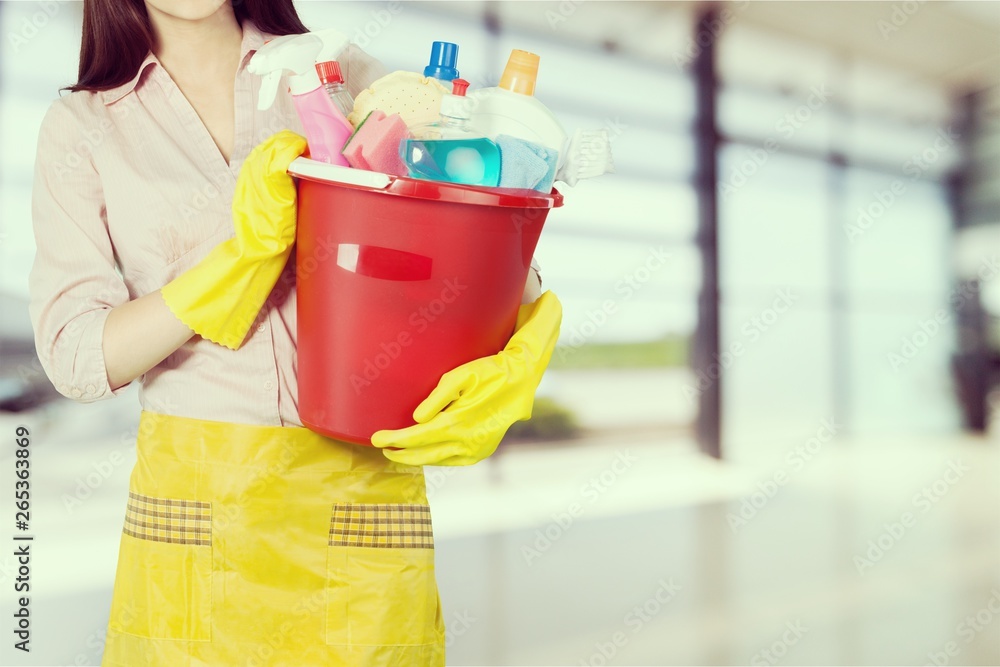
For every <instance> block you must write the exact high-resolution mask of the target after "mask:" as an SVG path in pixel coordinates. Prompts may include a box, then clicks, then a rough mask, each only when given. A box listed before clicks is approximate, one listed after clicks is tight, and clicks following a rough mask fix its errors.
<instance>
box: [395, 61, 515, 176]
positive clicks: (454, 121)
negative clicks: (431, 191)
mask: <svg viewBox="0 0 1000 667" xmlns="http://www.w3.org/2000/svg"><path fill="white" fill-rule="evenodd" d="M452 85H453V88H452V93H451V94H450V95H445V96H443V97H442V98H441V119H440V120H439V121H437V122H435V123H428V124H427V125H419V126H417V127H414V128H411V130H410V132H411V134H412V138H411V139H405V140H403V141H401V142H400V144H399V153H400V157H401V158H402V159H403V162H404V163H405V164H406V168H407V170H408V172H409V175H410V176H411V177H412V178H423V179H427V180H432V181H444V182H447V183H458V184H460V185H482V186H487V187H495V186H497V185H498V184H499V183H500V149H499V148H498V147H497V145H496V143H495V142H494V141H492V140H491V139H489V138H488V137H486V136H485V135H483V134H482V133H480V132H477V131H475V130H472V129H470V128H469V118H470V117H471V110H470V106H469V102H470V100H469V99H468V98H467V97H465V91H466V90H467V89H468V87H469V82H468V81H466V80H465V79H455V80H454V81H452Z"/></svg>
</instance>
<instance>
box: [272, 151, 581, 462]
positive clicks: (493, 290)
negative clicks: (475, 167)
mask: <svg viewBox="0 0 1000 667" xmlns="http://www.w3.org/2000/svg"><path fill="white" fill-rule="evenodd" d="M289 173H291V174H293V175H294V176H297V177H298V230H297V237H296V265H297V268H296V281H297V292H298V304H297V309H298V311H297V315H298V327H297V328H298V360H297V365H298V389H299V416H300V418H301V419H302V423H303V424H304V425H305V426H306V427H307V428H309V429H310V430H313V431H316V432H318V433H321V434H323V435H326V436H328V437H331V438H336V439H339V440H346V441H349V442H354V443H358V444H367V445H370V444H371V435H372V433H374V432H375V431H378V430H381V429H397V428H404V427H406V426H410V425H412V424H414V421H413V410H414V409H415V408H416V407H417V405H419V404H420V402H421V401H422V400H423V399H424V398H426V397H427V395H428V394H430V392H431V391H432V390H433V389H434V387H435V386H436V385H437V383H438V381H439V380H440V378H441V376H442V375H443V374H444V373H446V372H447V371H449V370H451V369H452V368H455V367H457V366H460V365H462V364H464V363H466V362H468V361H471V360H473V359H477V358H479V357H484V356H489V355H493V354H496V353H497V352H499V351H500V350H502V349H503V348H504V346H505V345H506V344H507V341H508V340H509V339H510V336H511V334H512V332H513V329H514V324H515V321H516V318H517V309H518V306H519V305H520V302H521V295H522V293H523V291H524V283H525V280H526V279H527V274H528V268H529V265H530V262H531V258H532V255H533V254H534V251H535V246H536V244H537V243H538V237H539V234H541V231H542V226H543V224H544V222H545V218H546V216H547V214H548V211H549V209H551V208H554V207H558V206H562V201H563V199H562V195H561V194H559V192H558V191H556V190H553V191H552V194H544V193H541V192H536V191H533V190H513V189H499V188H490V189H486V188H475V187H468V186H462V185H452V184H450V183H437V182H432V181H422V180H416V179H411V178H399V177H393V176H385V175H382V174H374V173H372V172H359V171H358V170H353V169H346V168H343V167H336V166H333V165H327V164H325V163H318V162H314V161H312V160H308V159H306V158H299V159H298V160H296V161H295V162H293V163H292V166H291V167H290V168H289ZM344 180H354V181H356V182H353V183H352V182H343V181H344Z"/></svg>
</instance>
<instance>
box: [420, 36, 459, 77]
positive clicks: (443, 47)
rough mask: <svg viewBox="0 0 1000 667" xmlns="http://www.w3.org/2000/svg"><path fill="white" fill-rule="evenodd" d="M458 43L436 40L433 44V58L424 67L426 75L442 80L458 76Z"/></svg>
mask: <svg viewBox="0 0 1000 667" xmlns="http://www.w3.org/2000/svg"><path fill="white" fill-rule="evenodd" d="M456 65H458V44H453V43H452V42H434V43H433V44H431V59H430V61H429V62H428V64H427V67H425V68H424V76H432V77H434V78H435V79H440V80H441V81H452V80H454V79H457V78H458V69H456Z"/></svg>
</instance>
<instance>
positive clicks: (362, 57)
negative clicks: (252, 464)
mask: <svg viewBox="0 0 1000 667" xmlns="http://www.w3.org/2000/svg"><path fill="white" fill-rule="evenodd" d="M270 37H272V35H268V34H263V33H261V32H260V31H259V30H257V29H256V27H255V26H254V25H253V24H252V23H251V22H250V21H249V20H247V21H245V22H244V24H243V41H242V46H241V61H240V65H239V69H238V71H237V73H236V80H235V93H236V118H235V122H236V130H235V132H236V134H235V144H234V147H233V153H232V158H231V159H230V161H229V163H228V164H227V163H226V161H225V159H224V158H223V156H222V153H220V152H219V150H218V147H217V146H216V145H215V142H214V141H213V140H212V137H211V135H210V134H209V132H208V130H207V129H206V128H205V125H204V124H203V123H202V121H201V119H200V118H199V117H198V115H197V114H196V113H195V111H194V108H193V107H192V106H191V105H190V103H188V101H187V99H186V98H185V97H184V95H183V94H182V93H181V91H180V89H179V88H178V87H177V86H176V84H175V83H174V81H173V80H172V79H171V78H170V75H169V74H168V73H167V71H166V70H165V69H164V68H163V67H162V66H161V65H160V63H159V61H158V60H157V58H156V56H155V55H153V54H152V53H150V54H149V55H148V56H147V57H146V59H145V60H144V61H143V62H142V64H141V65H140V66H139V71H138V72H137V74H136V75H135V77H134V78H133V79H132V80H131V81H129V82H127V83H125V84H123V85H121V86H119V87H117V88H114V89H112V90H108V91H103V92H75V93H71V94H69V95H67V96H65V97H62V98H60V99H58V100H56V101H55V102H53V104H52V106H51V107H50V108H49V110H48V112H47V113H46V115H45V118H44V120H43V121H42V126H41V131H40V134H39V138H38V152H37V157H36V162H35V174H34V186H33V192H32V217H33V227H34V235H35V241H36V246H37V254H36V256H35V260H34V265H33V266H32V269H31V273H30V276H29V290H30V305H29V310H30V315H31V320H32V324H33V326H34V334H35V345H36V348H37V351H38V355H39V358H40V361H41V363H42V367H43V368H44V369H45V372H46V374H47V375H48V377H49V379H50V380H52V382H53V384H54V385H55V386H56V388H57V389H58V390H59V392H60V393H62V394H63V395H65V396H67V397H70V398H72V399H75V400H77V401H80V402H91V401H96V400H100V399H106V398H111V397H112V396H114V395H117V394H119V393H121V391H123V390H124V389H125V386H128V385H125V386H123V387H120V388H117V389H115V390H111V388H110V386H109V384H108V376H107V370H106V368H105V365H104V354H103V351H102V337H103V331H104V323H105V320H106V319H107V317H108V313H109V312H110V310H111V309H112V308H114V307H116V306H120V305H121V304H123V303H126V302H127V301H129V300H131V299H136V298H138V297H141V296H143V295H145V294H149V293H150V292H153V291H155V290H157V289H159V288H160V287H162V286H163V285H165V284H166V283H168V282H169V281H171V280H173V279H174V278H175V277H177V276H178V275H180V274H181V273H183V272H184V271H186V270H188V269H190V268H191V267H193V266H194V265H195V264H197V263H198V262H199V261H201V260H202V259H203V258H204V257H205V255H207V254H208V252H209V251H210V250H211V249H212V248H214V247H215V246H216V245H217V244H218V243H220V242H222V241H224V240H226V239H227V238H230V237H231V236H233V234H234V231H233V224H232V218H231V205H232V197H233V192H234V186H235V184H236V178H237V175H238V174H239V171H240V166H241V164H242V163H243V160H244V159H245V157H246V156H247V154H248V153H249V152H250V150H251V149H252V148H253V147H254V146H255V145H257V144H258V143H260V142H261V141H263V140H264V139H266V138H267V137H269V136H271V135H272V134H274V133H275V132H277V131H279V130H282V129H286V128H287V129H290V130H292V131H294V132H297V133H298V134H304V132H303V129H302V126H301V123H300V122H299V119H298V116H297V115H296V113H295V109H294V105H293V103H292V100H291V97H290V96H289V95H288V94H287V93H286V94H279V95H278V99H277V100H276V102H275V103H274V106H273V107H272V108H270V109H268V110H266V111H259V110H258V109H257V93H258V90H259V88H260V78H259V77H257V76H255V75H252V74H251V73H250V72H248V71H247V69H246V66H247V63H248V62H249V60H250V56H251V55H252V54H253V53H254V51H255V50H256V49H257V48H259V47H260V46H261V45H262V44H263V43H264V40H265V39H269V38H270ZM341 66H342V69H343V72H344V77H345V79H346V81H347V86H348V89H349V91H350V92H351V94H352V96H356V95H357V94H358V93H359V92H360V91H361V90H363V89H365V88H367V87H368V86H369V85H370V83H371V82H372V81H374V80H375V79H377V78H379V77H381V76H382V75H383V74H385V73H386V72H385V69H384V67H383V66H382V65H381V63H379V62H378V61H377V60H375V59H374V58H372V57H371V56H369V55H367V54H366V53H364V52H363V51H362V50H361V49H360V48H358V47H357V46H355V45H351V46H350V47H349V48H348V51H347V52H346V53H345V54H344V55H343V56H342V59H341ZM282 90H287V87H285V86H284V81H283V82H282ZM294 276H295V253H294V251H293V253H292V256H291V258H290V259H289V261H288V264H287V265H286V267H285V270H284V272H283V274H282V275H281V277H280V278H279V280H278V283H277V285H276V286H275V289H274V291H273V292H272V294H271V296H270V298H269V299H268V302H267V304H266V305H265V306H264V308H263V309H262V310H261V312H260V315H259V316H258V317H257V319H256V321H255V323H254V326H253V328H252V329H251V330H250V333H249V334H248V336H247V338H246V340H245V341H244V343H243V345H242V346H241V347H240V348H239V349H238V350H235V351H234V350H230V349H227V348H225V347H223V346H221V345H216V344H215V343H212V342H211V341H208V340H205V339H202V338H201V337H200V336H197V335H196V336H194V337H193V338H191V340H189V341H188V342H186V343H185V344H184V345H182V346H181V347H180V348H178V349H177V350H176V351H175V352H174V353H173V354H171V355H170V356H169V357H167V358H166V359H164V360H163V361H162V362H161V363H160V364H158V365H157V366H155V367H154V368H152V369H150V370H149V371H148V372H146V373H145V374H143V375H142V376H140V377H139V378H137V381H138V382H139V385H140V386H139V399H140V402H141V404H142V407H143V409H147V410H151V411H153V412H161V413H167V414H173V415H180V416H187V417H194V418H198V419H210V420H219V421H228V422H233V423H246V424H264V425H274V426H301V422H300V420H299V415H298V401H297V391H296V358H295V349H296V318H295V296H296V295H295V281H294ZM129 384H131V383H129Z"/></svg>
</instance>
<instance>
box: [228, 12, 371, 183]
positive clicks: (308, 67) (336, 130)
mask: <svg viewBox="0 0 1000 667" xmlns="http://www.w3.org/2000/svg"><path fill="white" fill-rule="evenodd" d="M349 41H350V38H349V37H347V36H346V35H344V34H343V33H341V32H340V31H338V30H320V31H317V32H307V33H304V34H301V35H285V36H283V37H277V38H275V39H272V40H270V41H269V42H267V43H266V44H265V45H264V46H262V47H261V48H260V49H258V50H257V52H256V53H255V54H254V55H253V57H252V58H251V59H250V63H249V64H248V65H247V69H248V70H249V71H250V72H252V73H253V74H257V75H260V76H262V77H264V78H263V81H261V85H260V97H259V98H258V100H257V108H258V109H261V110H263V109H268V108H270V107H271V105H272V104H274V98H275V96H276V95H277V93H278V84H279V83H280V81H281V76H282V74H284V73H285V72H288V73H289V74H290V75H291V76H289V77H288V89H289V91H290V92H291V93H292V100H293V101H294V102H295V109H296V111H298V114H299V119H300V120H301V121H302V127H303V129H304V130H305V133H306V142H307V143H308V144H309V156H310V157H311V158H312V159H313V160H319V161H321V162H329V163H330V164H337V165H342V166H345V167H349V166H350V165H349V164H348V162H347V159H346V158H344V156H343V155H342V154H341V150H343V148H344V144H345V143H347V140H348V139H349V138H350V136H351V134H352V133H353V132H354V128H353V127H352V126H351V124H350V123H349V122H348V120H347V118H345V117H344V114H343V113H341V112H340V110H339V109H338V108H337V107H336V105H335V104H334V103H333V101H332V100H331V99H330V95H329V94H328V93H327V92H326V89H325V88H324V87H323V84H322V83H321V82H320V79H319V75H318V74H317V73H316V62H317V60H318V61H326V60H335V59H336V58H337V56H339V55H340V52H341V51H343V50H344V48H345V47H346V46H347V45H348V43H349Z"/></svg>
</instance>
